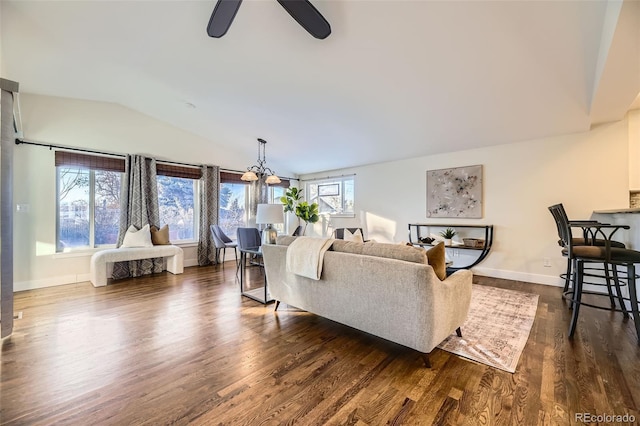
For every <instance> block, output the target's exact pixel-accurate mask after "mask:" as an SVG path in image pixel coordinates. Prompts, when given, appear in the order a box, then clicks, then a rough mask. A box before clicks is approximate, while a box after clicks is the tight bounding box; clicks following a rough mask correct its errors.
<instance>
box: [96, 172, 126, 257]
mask: <svg viewBox="0 0 640 426" xmlns="http://www.w3.org/2000/svg"><path fill="white" fill-rule="evenodd" d="M121 176H122V173H119V172H106V171H100V170H98V171H95V212H94V221H95V245H96V246H100V245H105V244H116V243H117V242H118V228H119V223H120V178H121Z"/></svg>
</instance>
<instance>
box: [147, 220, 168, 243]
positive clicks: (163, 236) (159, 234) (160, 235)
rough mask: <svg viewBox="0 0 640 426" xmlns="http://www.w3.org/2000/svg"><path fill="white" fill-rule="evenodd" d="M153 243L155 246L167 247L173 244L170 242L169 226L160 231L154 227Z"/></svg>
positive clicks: (152, 232) (152, 230)
mask: <svg viewBox="0 0 640 426" xmlns="http://www.w3.org/2000/svg"><path fill="white" fill-rule="evenodd" d="M151 242H152V243H153V245H154V246H166V245H169V244H171V241H169V225H165V226H163V227H162V228H160V229H158V227H157V226H155V225H154V226H152V227H151Z"/></svg>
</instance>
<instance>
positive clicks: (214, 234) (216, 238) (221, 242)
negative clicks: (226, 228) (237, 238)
mask: <svg viewBox="0 0 640 426" xmlns="http://www.w3.org/2000/svg"><path fill="white" fill-rule="evenodd" d="M210 228H211V238H212V239H213V244H214V245H215V246H216V263H219V262H218V261H219V260H220V250H222V265H223V266H224V258H225V257H226V254H227V249H228V248H233V251H234V253H235V257H236V265H237V264H238V250H237V247H238V244H237V243H234V242H233V241H232V240H231V238H229V237H227V235H226V234H225V233H224V232H223V231H222V228H220V226H218V225H211V227H210Z"/></svg>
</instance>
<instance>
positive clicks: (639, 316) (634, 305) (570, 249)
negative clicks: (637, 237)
mask: <svg viewBox="0 0 640 426" xmlns="http://www.w3.org/2000/svg"><path fill="white" fill-rule="evenodd" d="M549 211H551V214H552V215H553V217H554V219H556V222H557V223H562V218H561V214H560V212H559V207H558V205H555V206H551V207H549ZM574 226H576V225H574ZM579 226H580V227H581V228H583V229H585V230H586V233H585V234H584V235H585V241H595V239H596V237H601V239H602V240H603V241H604V245H601V246H597V245H583V246H580V245H574V244H573V236H572V231H571V228H572V225H571V223H570V222H569V221H566V222H564V223H563V226H559V227H558V231H559V233H560V238H561V240H562V243H563V244H564V247H565V248H564V249H563V252H565V253H566V255H567V256H568V257H569V259H571V260H572V261H573V262H574V267H573V268H572V275H573V279H572V282H573V283H574V288H573V289H572V290H566V291H564V292H563V297H568V296H571V297H570V299H569V300H570V304H571V306H572V308H573V313H572V315H571V323H570V325H569V337H570V338H572V337H573V334H574V332H575V329H576V325H577V323H578V314H579V313H580V306H581V305H585V306H589V307H592V308H598V309H611V310H614V311H617V312H622V314H623V317H624V318H628V317H629V311H628V310H627V307H626V305H625V302H626V301H629V302H630V312H631V314H632V315H633V320H634V323H635V328H636V334H637V338H638V345H640V312H639V310H638V295H637V291H636V279H637V278H638V276H637V275H636V270H635V264H636V263H640V251H636V250H631V249H626V248H619V247H612V245H611V241H612V240H611V238H612V237H613V235H614V234H615V232H616V231H618V230H619V229H629V228H630V227H629V226H627V225H608V224H601V223H590V224H588V225H587V224H582V225H579ZM594 263H603V264H605V265H610V266H611V268H612V273H613V279H612V280H611V277H609V276H608V272H607V273H606V278H607V283H606V284H605V285H606V286H607V289H608V293H601V292H595V291H585V290H583V286H584V284H585V283H586V282H585V281H584V277H585V276H586V274H585V269H586V268H585V264H594ZM618 267H624V268H626V274H625V277H624V278H622V277H620V274H619V273H618V269H617V268H618ZM605 271H608V267H607V266H605ZM611 281H613V284H614V287H613V288H614V289H615V292H616V297H617V299H618V302H619V304H620V308H619V309H618V308H615V305H613V306H612V307H611V308H607V307H604V306H599V305H593V304H590V303H586V302H584V301H582V295H583V294H591V295H595V296H608V297H609V298H610V299H611V301H612V302H613V294H612V292H613V289H612V286H611ZM621 281H626V285H627V286H628V289H629V297H624V296H623V294H622V291H621V284H620V282H621ZM586 284H594V283H586Z"/></svg>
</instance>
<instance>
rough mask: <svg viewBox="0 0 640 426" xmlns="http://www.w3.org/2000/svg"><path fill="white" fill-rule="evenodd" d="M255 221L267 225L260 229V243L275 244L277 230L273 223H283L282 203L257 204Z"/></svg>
mask: <svg viewBox="0 0 640 426" xmlns="http://www.w3.org/2000/svg"><path fill="white" fill-rule="evenodd" d="M256 223H257V224H259V225H260V224H263V225H264V224H266V225H267V227H266V228H265V229H264V230H263V231H262V244H275V243H276V238H277V237H278V232H277V231H276V230H275V229H274V228H273V224H274V223H284V209H283V206H282V204H258V213H257V214H256Z"/></svg>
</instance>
